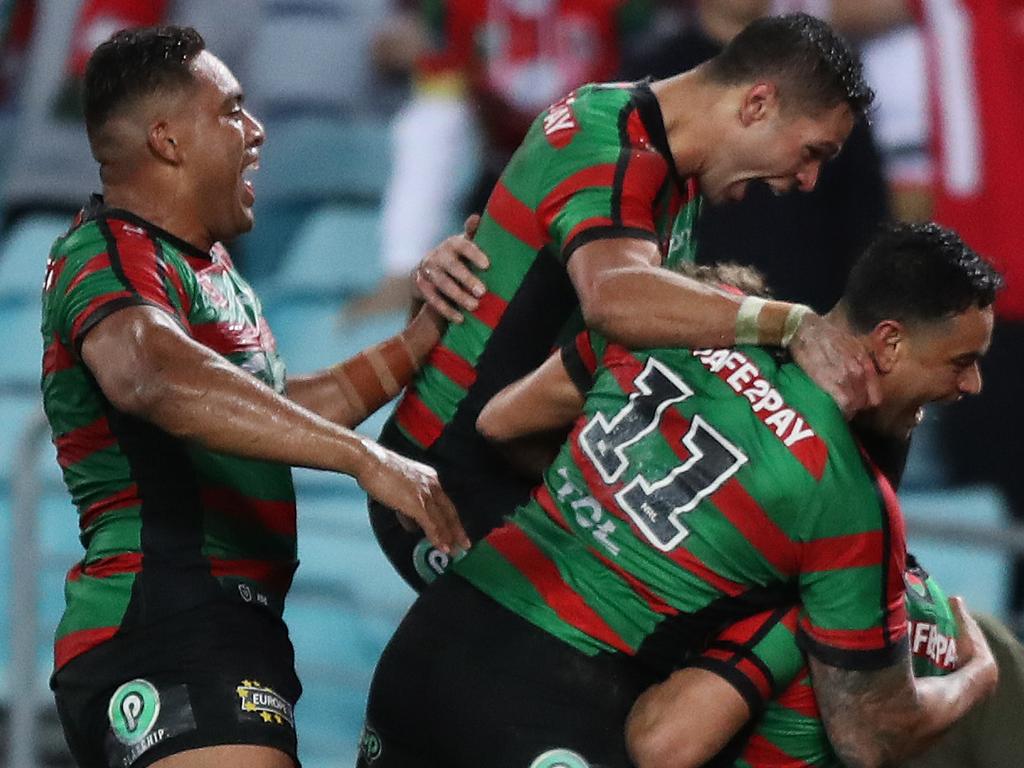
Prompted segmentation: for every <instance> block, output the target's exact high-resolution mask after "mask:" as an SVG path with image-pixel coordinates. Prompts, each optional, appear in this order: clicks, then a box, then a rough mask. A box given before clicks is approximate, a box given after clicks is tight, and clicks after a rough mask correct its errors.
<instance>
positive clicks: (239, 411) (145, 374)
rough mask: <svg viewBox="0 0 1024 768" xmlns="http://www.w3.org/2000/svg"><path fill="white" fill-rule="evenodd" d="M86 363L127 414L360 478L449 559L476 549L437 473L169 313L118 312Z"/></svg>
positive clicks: (230, 447)
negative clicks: (242, 363)
mask: <svg viewBox="0 0 1024 768" xmlns="http://www.w3.org/2000/svg"><path fill="white" fill-rule="evenodd" d="M81 357H82V359H83V361H84V362H85V364H86V365H87V366H88V368H89V370H90V371H91V372H92V374H93V376H94V377H95V378H96V381H97V383H98V384H99V386H100V389H101V390H102V391H103V394H104V395H105V396H106V398H107V399H108V400H109V401H110V403H111V404H112V405H113V406H114V408H116V409H117V410H119V411H122V412H124V413H126V414H128V415H130V416H134V417H137V418H140V419H143V420H145V421H148V422H151V423H153V424H155V425H156V426H157V427H159V428H160V429H162V430H164V431H166V432H168V433H169V434H171V435H174V436H176V437H180V438H184V439H187V440H193V441H195V442H197V443H199V444H200V445H202V446H204V447H206V448H208V449H210V450H213V451H219V452H224V453H230V454H234V455H237V456H243V457H247V458H254V459H262V460H266V461H276V462H281V463H284V464H291V465H295V466H305V467H313V468H317V469H326V470H333V471H335V472H342V473H344V474H348V475H351V476H353V477H354V478H356V480H357V481H358V482H359V484H360V486H361V487H362V488H363V490H365V491H366V492H367V493H368V494H369V495H370V496H372V497H374V498H376V499H379V500H380V501H382V502H383V503H384V504H386V505H387V506H390V507H392V508H395V509H398V510H400V511H402V512H403V513H404V514H406V515H408V516H410V517H412V518H413V519H414V520H415V521H416V522H417V523H418V524H419V525H420V526H422V527H423V529H424V532H425V533H426V534H427V535H428V537H429V538H430V539H431V541H433V542H434V543H435V544H436V545H438V546H439V547H440V548H442V549H444V550H445V551H450V550H452V549H454V548H458V547H468V545H469V542H468V539H467V538H466V535H465V532H464V531H463V530H462V527H461V524H460V523H459V521H458V516H457V515H456V513H455V509H454V507H453V506H452V504H451V502H450V501H449V500H448V498H447V497H446V496H445V494H444V492H443V491H442V490H441V487H440V484H439V482H438V480H437V475H436V473H435V472H434V470H432V469H430V468H429V467H426V466H423V465H420V464H418V463H416V462H412V461H409V460H407V459H405V458H403V457H401V456H398V455H397V454H395V453H392V452H391V451H388V450H386V449H384V448H382V447H381V446H379V445H377V444H375V443H374V442H372V441H371V440H369V439H367V438H364V437H362V436H360V435H358V434H355V433H353V432H350V431H349V430H347V429H344V428H343V427H340V426H338V425H336V424H332V423H331V422H329V421H327V420H326V419H324V418H322V417H320V416H318V415H316V414H315V413H312V412H310V411H309V410H307V409H306V408H303V407H302V406H300V405H299V404H297V403H295V402H292V401H291V400H289V399H288V398H286V397H283V396H281V395H279V394H277V393H276V392H274V391H273V390H272V389H271V388H270V387H268V386H266V385H265V384H263V383H262V382H261V381H259V380H258V379H256V378H255V377H253V376H251V375H249V374H248V373H246V372H245V371H243V370H241V369H240V368H238V367H236V366H234V365H232V364H231V363H229V362H228V361H226V360H225V359H224V358H222V357H221V356H220V355H217V354H216V353H214V352H213V351H211V350H209V349H207V348H206V347H204V346H202V345H201V344H199V343H197V342H196V341H194V340H193V339H191V338H190V337H189V336H188V335H187V334H186V333H184V331H183V330H182V329H181V328H180V327H179V326H178V325H177V324H176V323H175V322H174V320H173V319H172V318H171V316H170V315H168V314H167V313H166V312H164V311H163V310H161V309H157V308H155V307H150V306H129V307H125V308H122V309H119V310H117V311H115V312H113V313H112V314H110V315H108V316H107V317H105V318H103V319H102V320H100V321H99V322H98V323H96V324H95V325H94V326H93V327H92V329H91V330H90V331H88V334H87V335H86V336H85V338H84V340H83V341H82V342H81Z"/></svg>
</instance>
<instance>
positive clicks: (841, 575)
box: [456, 332, 906, 672]
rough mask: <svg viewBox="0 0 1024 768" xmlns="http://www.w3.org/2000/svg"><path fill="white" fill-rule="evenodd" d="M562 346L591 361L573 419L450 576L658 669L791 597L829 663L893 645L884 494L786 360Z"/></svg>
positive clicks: (889, 522)
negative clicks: (535, 483) (530, 488)
mask: <svg viewBox="0 0 1024 768" xmlns="http://www.w3.org/2000/svg"><path fill="white" fill-rule="evenodd" d="M577 344H578V346H580V345H582V346H584V347H587V349H586V350H585V352H584V354H583V355H581V357H583V358H586V357H589V359H590V364H591V365H593V366H596V373H595V376H594V380H593V386H592V388H591V389H590V391H589V394H588V395H587V398H586V401H585V404H584V412H583V415H582V416H581V417H580V419H579V420H578V421H577V423H576V425H575V427H574V428H573V431H572V433H571V434H570V437H569V440H568V441H567V442H566V443H565V444H564V445H563V447H562V448H561V451H560V453H559V455H558V457H557V458H556V460H555V462H554V463H553V464H552V465H551V467H550V468H549V469H548V470H547V472H546V474H545V478H544V482H543V484H542V485H541V486H540V487H539V488H538V489H537V490H536V491H535V492H534V495H533V497H532V499H531V500H530V501H529V503H527V504H526V505H524V506H523V507H521V508H520V509H519V510H517V511H516V513H515V514H514V515H513V516H512V517H511V518H510V520H509V522H508V523H507V524H506V525H505V526H503V527H502V528H500V529H498V530H496V531H494V532H492V533H491V534H490V535H489V536H488V537H487V538H486V539H485V540H484V541H482V542H480V543H479V544H477V545H475V546H474V548H473V550H471V551H470V552H469V554H468V555H467V556H466V557H465V558H464V559H462V560H461V561H460V562H459V563H457V565H456V571H457V572H458V573H459V574H460V575H462V576H463V577H464V578H466V579H468V580H469V581H470V582H471V583H473V584H474V585H475V586H476V587H478V588H479V589H480V590H482V591H483V592H485V593H487V594H489V595H490V596H492V597H493V598H494V599H496V600H497V601H498V602H500V603H502V604H503V605H505V606H506V607H507V608H509V609H511V610H512V611H514V612H516V613H518V614H520V615H521V616H523V617H524V618H526V619H528V620H529V621H531V622H533V623H534V624H536V625H537V626H538V627H540V628H542V629H544V630H545V631H547V632H549V633H551V634H552V635H555V636H557V637H559V638H561V639H563V640H564V641H566V642H568V643H570V644H572V645H573V646H575V647H576V648H578V649H580V650H581V651H583V652H585V653H590V654H594V653H599V652H621V653H625V654H632V655H635V656H637V657H638V659H639V660H640V661H643V662H646V663H648V664H649V665H651V666H652V667H653V668H654V669H656V670H659V671H663V672H667V671H670V670H671V669H672V668H673V667H675V666H677V665H678V664H679V663H681V662H683V661H685V659H686V658H687V656H688V654H689V653H690V652H693V651H695V650H699V649H701V648H703V647H704V644H705V643H706V642H707V641H708V640H709V639H710V638H711V637H713V636H714V634H715V633H716V632H717V631H718V630H719V629H720V628H722V627H724V626H726V625H728V624H731V623H733V622H735V621H736V620H738V619H740V618H742V617H744V616H748V615H752V614H754V613H758V612H760V611H762V610H764V609H765V608H767V607H778V606H781V605H792V604H795V603H796V602H797V601H799V602H801V603H802V604H803V606H804V608H805V614H804V615H803V617H802V618H801V621H800V625H799V628H798V631H799V634H800V636H801V641H802V643H803V644H804V646H805V647H806V648H807V649H808V650H809V652H811V653H814V654H815V655H817V656H819V657H820V658H822V659H823V660H825V661H827V662H828V663H830V664H834V665H836V666H843V667H850V668H868V667H878V666H885V665H887V664H889V663H891V662H892V660H893V659H895V658H897V654H899V653H900V652H905V643H906V611H905V607H904V601H903V581H902V573H903V570H904V562H905V537H904V528H903V520H902V516H901V514H900V511H899V507H898V505H897V502H896V498H895V494H894V493H893V491H892V488H891V486H890V485H889V483H888V482H887V481H886V480H885V479H884V477H883V476H882V475H881V473H879V472H877V470H875V469H874V467H873V465H871V464H870V463H869V462H868V460H867V458H866V457H865V455H864V454H863V453H862V451H861V450H860V447H859V445H858V444H857V443H856V441H855V440H854V438H853V436H852V435H851V433H850V430H849V428H848V427H847V424H846V422H845V421H844V419H843V417H842V414H841V413H840V412H839V410H838V408H837V407H836V405H835V403H834V402H833V401H832V399H831V398H830V397H829V396H828V395H827V394H826V393H825V392H824V391H822V390H821V389H819V388H818V387H817V386H816V385H815V384H814V383H813V382H812V381H811V380H810V379H809V378H808V377H807V376H806V375H805V374H804V373H803V371H801V370H800V368H799V367H798V366H796V365H795V364H793V363H791V362H784V361H782V360H780V359H779V358H778V357H776V356H773V355H772V354H770V353H769V352H767V351H766V350H763V349H760V348H757V347H738V348H736V349H717V350H697V351H691V350H686V349H655V350H643V351H631V350H628V349H625V348H623V347H621V346H619V345H615V344H610V343H607V342H606V341H604V340H603V339H602V338H601V337H600V336H598V335H597V334H595V333H593V332H590V333H585V334H581V335H580V336H579V337H578V340H577Z"/></svg>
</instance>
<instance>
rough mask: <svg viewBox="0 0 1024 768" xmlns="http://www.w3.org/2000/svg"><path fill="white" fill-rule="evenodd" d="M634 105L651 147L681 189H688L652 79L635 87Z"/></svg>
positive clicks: (640, 82) (641, 81)
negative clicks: (658, 153)
mask: <svg viewBox="0 0 1024 768" xmlns="http://www.w3.org/2000/svg"><path fill="white" fill-rule="evenodd" d="M633 104H634V105H635V106H636V111H637V114H639V115H640V122H642V123H643V124H644V130H646V131H647V136H648V138H650V140H651V146H652V147H654V148H655V149H656V150H658V152H660V153H661V154H662V155H663V156H664V158H665V160H666V161H667V162H668V167H669V171H670V172H671V173H672V179H673V181H675V183H676V186H678V187H679V188H680V189H686V179H684V178H683V177H682V176H681V175H680V174H679V169H678V168H676V161H675V159H674V158H673V157H672V150H671V149H670V148H669V146H668V134H667V133H666V132H665V117H664V115H662V114H661V106H660V105H659V104H658V98H657V97H656V96H655V95H654V91H652V90H651V78H649V77H648V78H647V79H645V80H640V81H639V82H637V83H636V85H635V86H634V87H633Z"/></svg>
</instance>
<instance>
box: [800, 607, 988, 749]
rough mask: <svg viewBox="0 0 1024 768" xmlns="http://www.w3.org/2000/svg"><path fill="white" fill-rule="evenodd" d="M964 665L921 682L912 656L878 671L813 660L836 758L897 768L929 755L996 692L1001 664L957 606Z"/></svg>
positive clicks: (816, 689)
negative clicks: (946, 733)
mask: <svg viewBox="0 0 1024 768" xmlns="http://www.w3.org/2000/svg"><path fill="white" fill-rule="evenodd" d="M951 606H952V607H953V612H954V614H955V615H956V617H957V622H958V624H959V630H960V631H959V632H958V634H957V639H958V643H957V649H958V652H959V653H960V654H961V657H962V659H965V661H964V663H963V664H962V666H961V667H960V668H959V669H957V670H956V671H955V672H953V673H951V674H949V675H946V676H944V677H924V678H915V677H914V676H913V673H912V671H911V667H910V657H909V654H908V655H907V656H905V657H904V658H903V659H901V660H900V661H899V662H898V663H897V664H895V665H893V666H891V667H888V668H886V669H881V670H877V671H872V672H864V671H854V670H846V669H839V668H837V667H832V666H829V665H828V664H825V663H824V662H822V661H821V660H819V659H817V658H815V657H814V656H810V667H811V676H812V678H813V681H814V693H815V696H816V698H817V700H818V707H819V708H820V710H821V717H822V720H823V721H824V723H825V729H826V731H827V732H828V737H829V741H831V742H832V746H833V747H834V749H835V751H836V754H837V755H838V756H839V758H840V760H842V762H843V764H844V765H848V766H850V768H862V767H865V768H866V767H869V766H890V765H898V764H900V762H901V761H902V760H904V759H906V758H907V757H910V756H911V755H914V754H917V753H919V752H921V751H922V750H924V749H925V748H926V747H927V746H928V745H929V744H931V743H932V741H934V740H935V739H936V738H938V736H940V735H941V734H942V733H943V732H944V731H945V730H946V729H947V728H949V727H950V726H951V725H952V724H953V723H954V722H956V721H957V720H958V719H959V718H961V717H963V715H965V714H966V713H967V712H968V711H969V710H970V709H971V708H972V707H973V706H974V705H975V704H977V703H978V702H979V701H981V700H982V699H984V698H985V697H986V696H987V695H988V694H990V693H991V692H992V690H993V689H994V688H995V685H996V682H997V680H998V672H997V670H996V666H995V661H994V660H993V658H992V653H991V651H990V650H989V648H988V644H987V643H986V642H985V639H984V636H983V635H982V634H981V631H980V630H979V629H978V625H977V624H976V623H975V622H974V620H973V619H971V618H970V616H968V615H967V614H966V612H965V611H964V609H963V604H962V602H960V601H959V600H958V599H957V598H954V599H953V600H952V601H951Z"/></svg>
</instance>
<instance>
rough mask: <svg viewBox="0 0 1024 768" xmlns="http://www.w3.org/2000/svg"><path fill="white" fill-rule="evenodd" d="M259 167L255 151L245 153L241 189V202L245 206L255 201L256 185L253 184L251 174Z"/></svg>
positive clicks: (258, 159)
mask: <svg viewBox="0 0 1024 768" xmlns="http://www.w3.org/2000/svg"><path fill="white" fill-rule="evenodd" d="M259 167H260V156H259V155H258V154H257V153H255V152H247V153H246V161H245V163H244V164H243V165H242V172H241V178H242V189H243V192H244V194H243V199H242V202H243V203H245V205H246V206H251V205H252V204H253V203H255V202H256V187H255V186H254V185H253V180H252V177H253V174H254V173H256V171H257V170H259Z"/></svg>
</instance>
